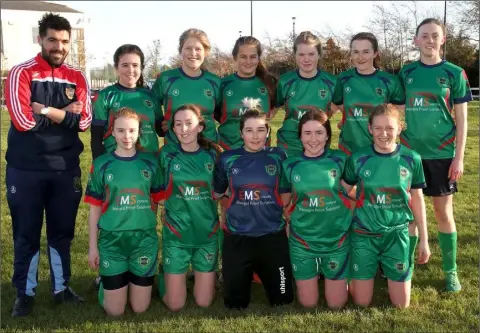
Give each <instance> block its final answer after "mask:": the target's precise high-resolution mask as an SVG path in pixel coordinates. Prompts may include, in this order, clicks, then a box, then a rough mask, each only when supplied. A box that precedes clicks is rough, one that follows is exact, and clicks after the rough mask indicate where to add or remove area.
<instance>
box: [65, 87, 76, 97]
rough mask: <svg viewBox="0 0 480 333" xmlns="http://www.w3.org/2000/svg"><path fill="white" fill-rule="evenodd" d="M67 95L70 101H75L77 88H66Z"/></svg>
mask: <svg viewBox="0 0 480 333" xmlns="http://www.w3.org/2000/svg"><path fill="white" fill-rule="evenodd" d="M65 95H67V98H68V99H73V97H74V96H75V88H70V87H67V88H65Z"/></svg>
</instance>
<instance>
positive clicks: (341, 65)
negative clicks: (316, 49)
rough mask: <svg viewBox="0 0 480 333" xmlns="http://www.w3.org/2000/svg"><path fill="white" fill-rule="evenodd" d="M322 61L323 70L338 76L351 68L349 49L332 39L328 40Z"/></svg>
mask: <svg viewBox="0 0 480 333" xmlns="http://www.w3.org/2000/svg"><path fill="white" fill-rule="evenodd" d="M323 51H324V52H323V56H322V58H321V60H320V67H321V69H323V70H325V71H327V72H330V73H332V74H335V75H338V74H340V73H341V72H343V71H345V70H346V69H348V68H349V66H350V64H349V59H348V53H349V51H348V49H342V48H341V47H340V46H338V45H337V44H336V43H335V41H334V40H333V38H332V37H330V38H328V39H327V42H326V43H325V46H324V48H323Z"/></svg>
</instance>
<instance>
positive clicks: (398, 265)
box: [395, 262, 407, 272]
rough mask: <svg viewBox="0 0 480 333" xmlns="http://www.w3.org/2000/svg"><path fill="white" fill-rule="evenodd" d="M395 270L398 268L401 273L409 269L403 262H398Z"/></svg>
mask: <svg viewBox="0 0 480 333" xmlns="http://www.w3.org/2000/svg"><path fill="white" fill-rule="evenodd" d="M395 268H396V269H397V271H399V272H404V271H405V269H406V268H407V267H406V266H405V264H404V263H403V262H397V263H396V264H395Z"/></svg>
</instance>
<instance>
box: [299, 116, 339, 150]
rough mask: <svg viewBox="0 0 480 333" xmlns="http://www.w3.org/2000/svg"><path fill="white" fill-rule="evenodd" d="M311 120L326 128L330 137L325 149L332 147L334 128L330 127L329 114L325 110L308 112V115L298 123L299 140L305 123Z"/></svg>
mask: <svg viewBox="0 0 480 333" xmlns="http://www.w3.org/2000/svg"><path fill="white" fill-rule="evenodd" d="M310 120H314V121H318V122H319V123H320V124H322V125H323V127H325V130H326V131H327V136H328V139H327V142H326V143H325V147H330V143H331V142H332V127H331V126H330V120H328V115H327V113H326V112H325V111H323V110H310V111H307V113H305V114H304V115H303V116H302V118H300V121H299V122H298V138H301V137H302V128H303V125H305V123H306V122H307V121H310Z"/></svg>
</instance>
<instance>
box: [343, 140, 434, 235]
mask: <svg viewBox="0 0 480 333" xmlns="http://www.w3.org/2000/svg"><path fill="white" fill-rule="evenodd" d="M343 179H344V180H345V182H346V183H347V184H350V185H355V184H356V185H357V198H356V199H357V204H356V207H355V211H354V217H353V226H354V228H355V229H357V230H359V231H360V232H363V233H367V234H375V233H383V232H388V231H390V230H392V229H394V228H397V227H402V226H406V225H407V224H408V223H409V222H410V221H413V213H412V210H411V207H410V199H411V197H410V189H412V188H413V189H418V188H424V187H425V178H424V175H423V167H422V161H421V159H420V155H419V154H417V152H415V151H413V150H411V149H409V148H407V147H405V146H403V145H400V144H399V145H397V148H396V149H395V151H394V152H392V153H390V154H380V153H378V152H376V151H375V149H374V148H373V145H370V146H366V147H363V148H362V149H360V150H358V151H357V152H354V153H352V155H351V156H350V157H349V158H348V160H347V165H346V167H345V172H344V175H343Z"/></svg>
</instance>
